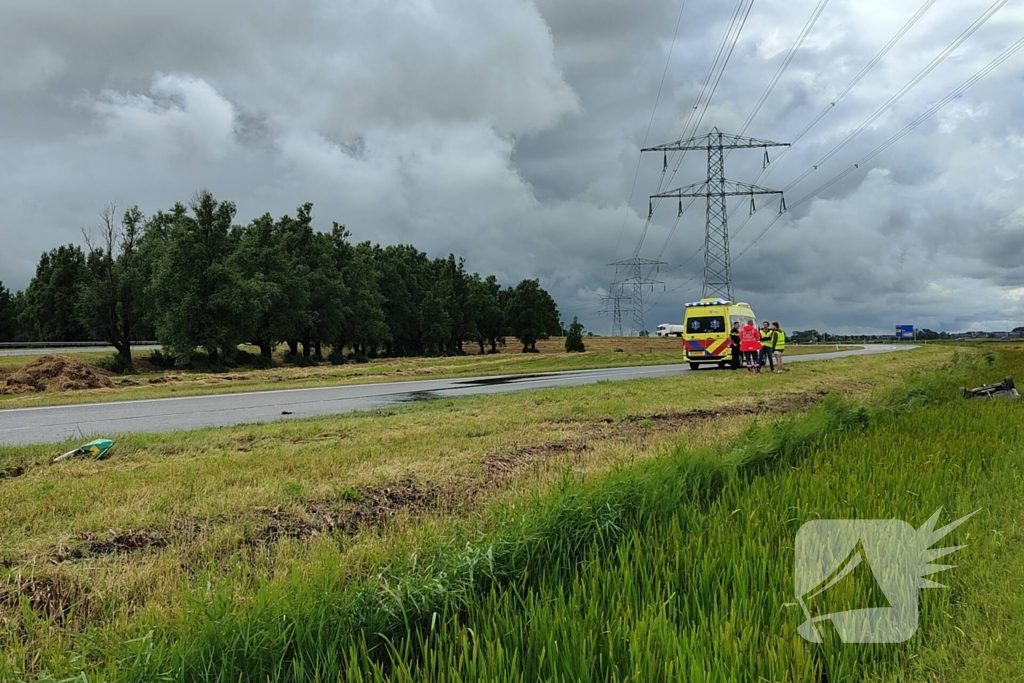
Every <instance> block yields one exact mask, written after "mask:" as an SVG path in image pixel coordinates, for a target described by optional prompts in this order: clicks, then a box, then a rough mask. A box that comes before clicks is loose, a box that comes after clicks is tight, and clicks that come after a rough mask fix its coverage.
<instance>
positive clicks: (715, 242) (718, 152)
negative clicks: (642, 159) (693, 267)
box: [641, 128, 789, 301]
mask: <svg viewBox="0 0 1024 683" xmlns="http://www.w3.org/2000/svg"><path fill="white" fill-rule="evenodd" d="M788 146H789V143H788V142H772V141H771V140H758V139H757V138H746V137H743V136H740V135H726V134H724V133H722V132H721V131H719V130H718V128H712V129H711V132H710V133H708V134H707V135H701V136H699V137H695V138H690V139H689V140H678V141H676V142H670V143H668V144H665V145H658V146H656V147H646V148H644V149H642V150H641V151H642V152H655V151H658V152H662V153H664V154H665V168H668V153H669V152H682V151H686V150H704V151H707V153H708V178H707V180H705V181H704V182H703V183H695V184H693V185H688V186H687V187H681V188H678V189H676V190H670V191H668V192H661V193H659V194H655V195H651V199H652V200H653V199H656V198H666V197H678V198H679V215H680V216H681V215H682V213H683V207H682V198H683V197H705V198H706V200H707V210H706V214H705V229H704V288H703V294H702V295H701V296H703V297H709V296H717V297H722V298H725V299H728V300H730V301H732V300H733V292H732V266H731V263H730V260H729V219H728V207H727V206H726V199H727V198H728V197H736V196H746V195H750V211H751V213H753V211H754V208H755V207H754V195H761V194H778V195H781V194H782V191H781V190H769V189H767V188H764V187H758V186H757V185H748V184H746V183H737V182H734V181H731V180H726V179H725V150H727V149H745V148H756V147H763V148H764V165H765V166H767V165H768V148H769V147H788ZM785 206H786V200H785V198H784V197H783V198H782V200H781V204H780V207H779V208H780V212H781V211H782V210H784V209H785Z"/></svg>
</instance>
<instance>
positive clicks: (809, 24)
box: [658, 0, 935, 259]
mask: <svg viewBox="0 0 1024 683" xmlns="http://www.w3.org/2000/svg"><path fill="white" fill-rule="evenodd" d="M930 1H931V2H935V0H930ZM828 3H829V0H819V2H818V4H817V6H815V8H814V9H813V10H812V11H811V15H810V16H809V17H808V18H807V21H806V22H804V26H803V28H802V29H801V30H800V33H799V34H797V37H796V40H795V41H793V45H792V46H790V48H789V52H787V53H786V56H785V58H783V60H782V63H781V64H779V67H778V69H776V71H775V75H774V76H773V77H772V79H771V80H770V81H769V82H768V85H767V86H765V89H764V92H762V93H761V96H760V97H759V98H758V99H757V102H756V103H755V104H754V107H753V109H752V110H751V111H750V114H748V115H747V119H746V121H744V123H743V126H742V128H740V132H739V134H740V135H743V134H744V133H745V132H746V131H747V128H749V127H750V124H751V123H752V122H753V121H754V119H755V118H756V117H757V114H758V113H759V112H760V111H761V107H763V106H764V104H765V102H767V101H768V98H769V97H770V96H771V94H772V92H774V90H775V88H776V86H777V85H778V84H779V81H780V80H781V79H782V76H783V75H784V74H785V72H786V70H787V69H788V68H789V65H790V64H791V63H792V62H793V58H794V57H796V53H797V52H798V51H799V50H800V47H801V46H803V44H804V41H805V40H806V39H807V36H808V35H809V34H810V32H811V29H812V28H814V25H815V24H816V23H817V21H818V18H819V17H821V14H822V12H824V11H825V6H826V5H828ZM748 11H749V10H748ZM784 153H785V150H783V152H782V153H781V154H780V155H779V156H780V157H781V156H782V154H784ZM684 154H685V152H684ZM726 156H728V152H727V153H726ZM681 162H682V160H681V159H680V163H681ZM761 173H764V170H763V169H762V171H761ZM672 177H675V172H673V174H672ZM670 181H671V179H670ZM754 182H755V183H756V182H757V180H755V181H754ZM661 189H662V188H660V187H659V192H660V191H661ZM694 201H696V198H693V199H691V200H690V201H689V202H688V203H687V204H686V206H685V207H684V208H683V209H682V210H681V211H680V212H679V215H677V216H676V220H675V222H673V223H672V228H671V229H670V230H669V233H668V236H667V237H666V238H665V243H664V244H663V245H662V247H661V251H659V252H658V258H659V259H660V258H661V257H662V255H664V253H665V250H666V249H668V245H669V243H670V242H671V241H672V238H673V237H674V236H675V234H676V230H677V229H678V227H679V223H680V221H681V219H682V217H683V216H684V215H685V214H686V212H687V211H689V210H690V207H691V206H693V203H694ZM733 213H735V210H734V211H733ZM729 218H732V215H731V214H730V216H729Z"/></svg>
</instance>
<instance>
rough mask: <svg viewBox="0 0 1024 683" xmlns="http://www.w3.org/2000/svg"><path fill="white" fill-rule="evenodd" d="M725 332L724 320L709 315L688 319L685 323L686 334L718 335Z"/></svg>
mask: <svg viewBox="0 0 1024 683" xmlns="http://www.w3.org/2000/svg"><path fill="white" fill-rule="evenodd" d="M725 331H726V329H725V318H723V317H722V316H718V315H710V316H705V317H702V318H688V319H687V321H686V332H687V334H718V333H720V332H725Z"/></svg>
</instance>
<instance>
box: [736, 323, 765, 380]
mask: <svg viewBox="0 0 1024 683" xmlns="http://www.w3.org/2000/svg"><path fill="white" fill-rule="evenodd" d="M740 351H741V352H743V358H744V360H746V363H747V372H761V366H760V365H758V363H757V355H758V353H760V351H761V333H760V332H758V330H757V328H756V327H754V321H753V320H748V321H747V324H746V325H744V326H743V329H742V330H740Z"/></svg>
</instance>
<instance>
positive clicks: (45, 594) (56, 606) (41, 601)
mask: <svg viewBox="0 0 1024 683" xmlns="http://www.w3.org/2000/svg"><path fill="white" fill-rule="evenodd" d="M22 600H27V601H28V605H29V607H30V608H31V609H32V611H33V612H34V613H35V614H38V615H40V616H43V617H45V618H47V619H50V620H52V621H53V622H54V623H56V624H58V625H61V626H63V625H64V624H65V622H66V621H67V618H68V616H69V615H70V613H71V611H72V609H73V608H75V609H78V608H79V606H80V603H81V601H82V595H81V591H80V589H79V587H78V586H77V585H76V584H75V583H74V582H72V581H71V580H70V579H68V578H66V577H62V576H31V577H28V578H21V577H16V578H15V580H14V581H13V582H12V583H10V584H7V585H0V615H4V614H11V615H13V614H17V613H18V612H20V610H21V602H22Z"/></svg>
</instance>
